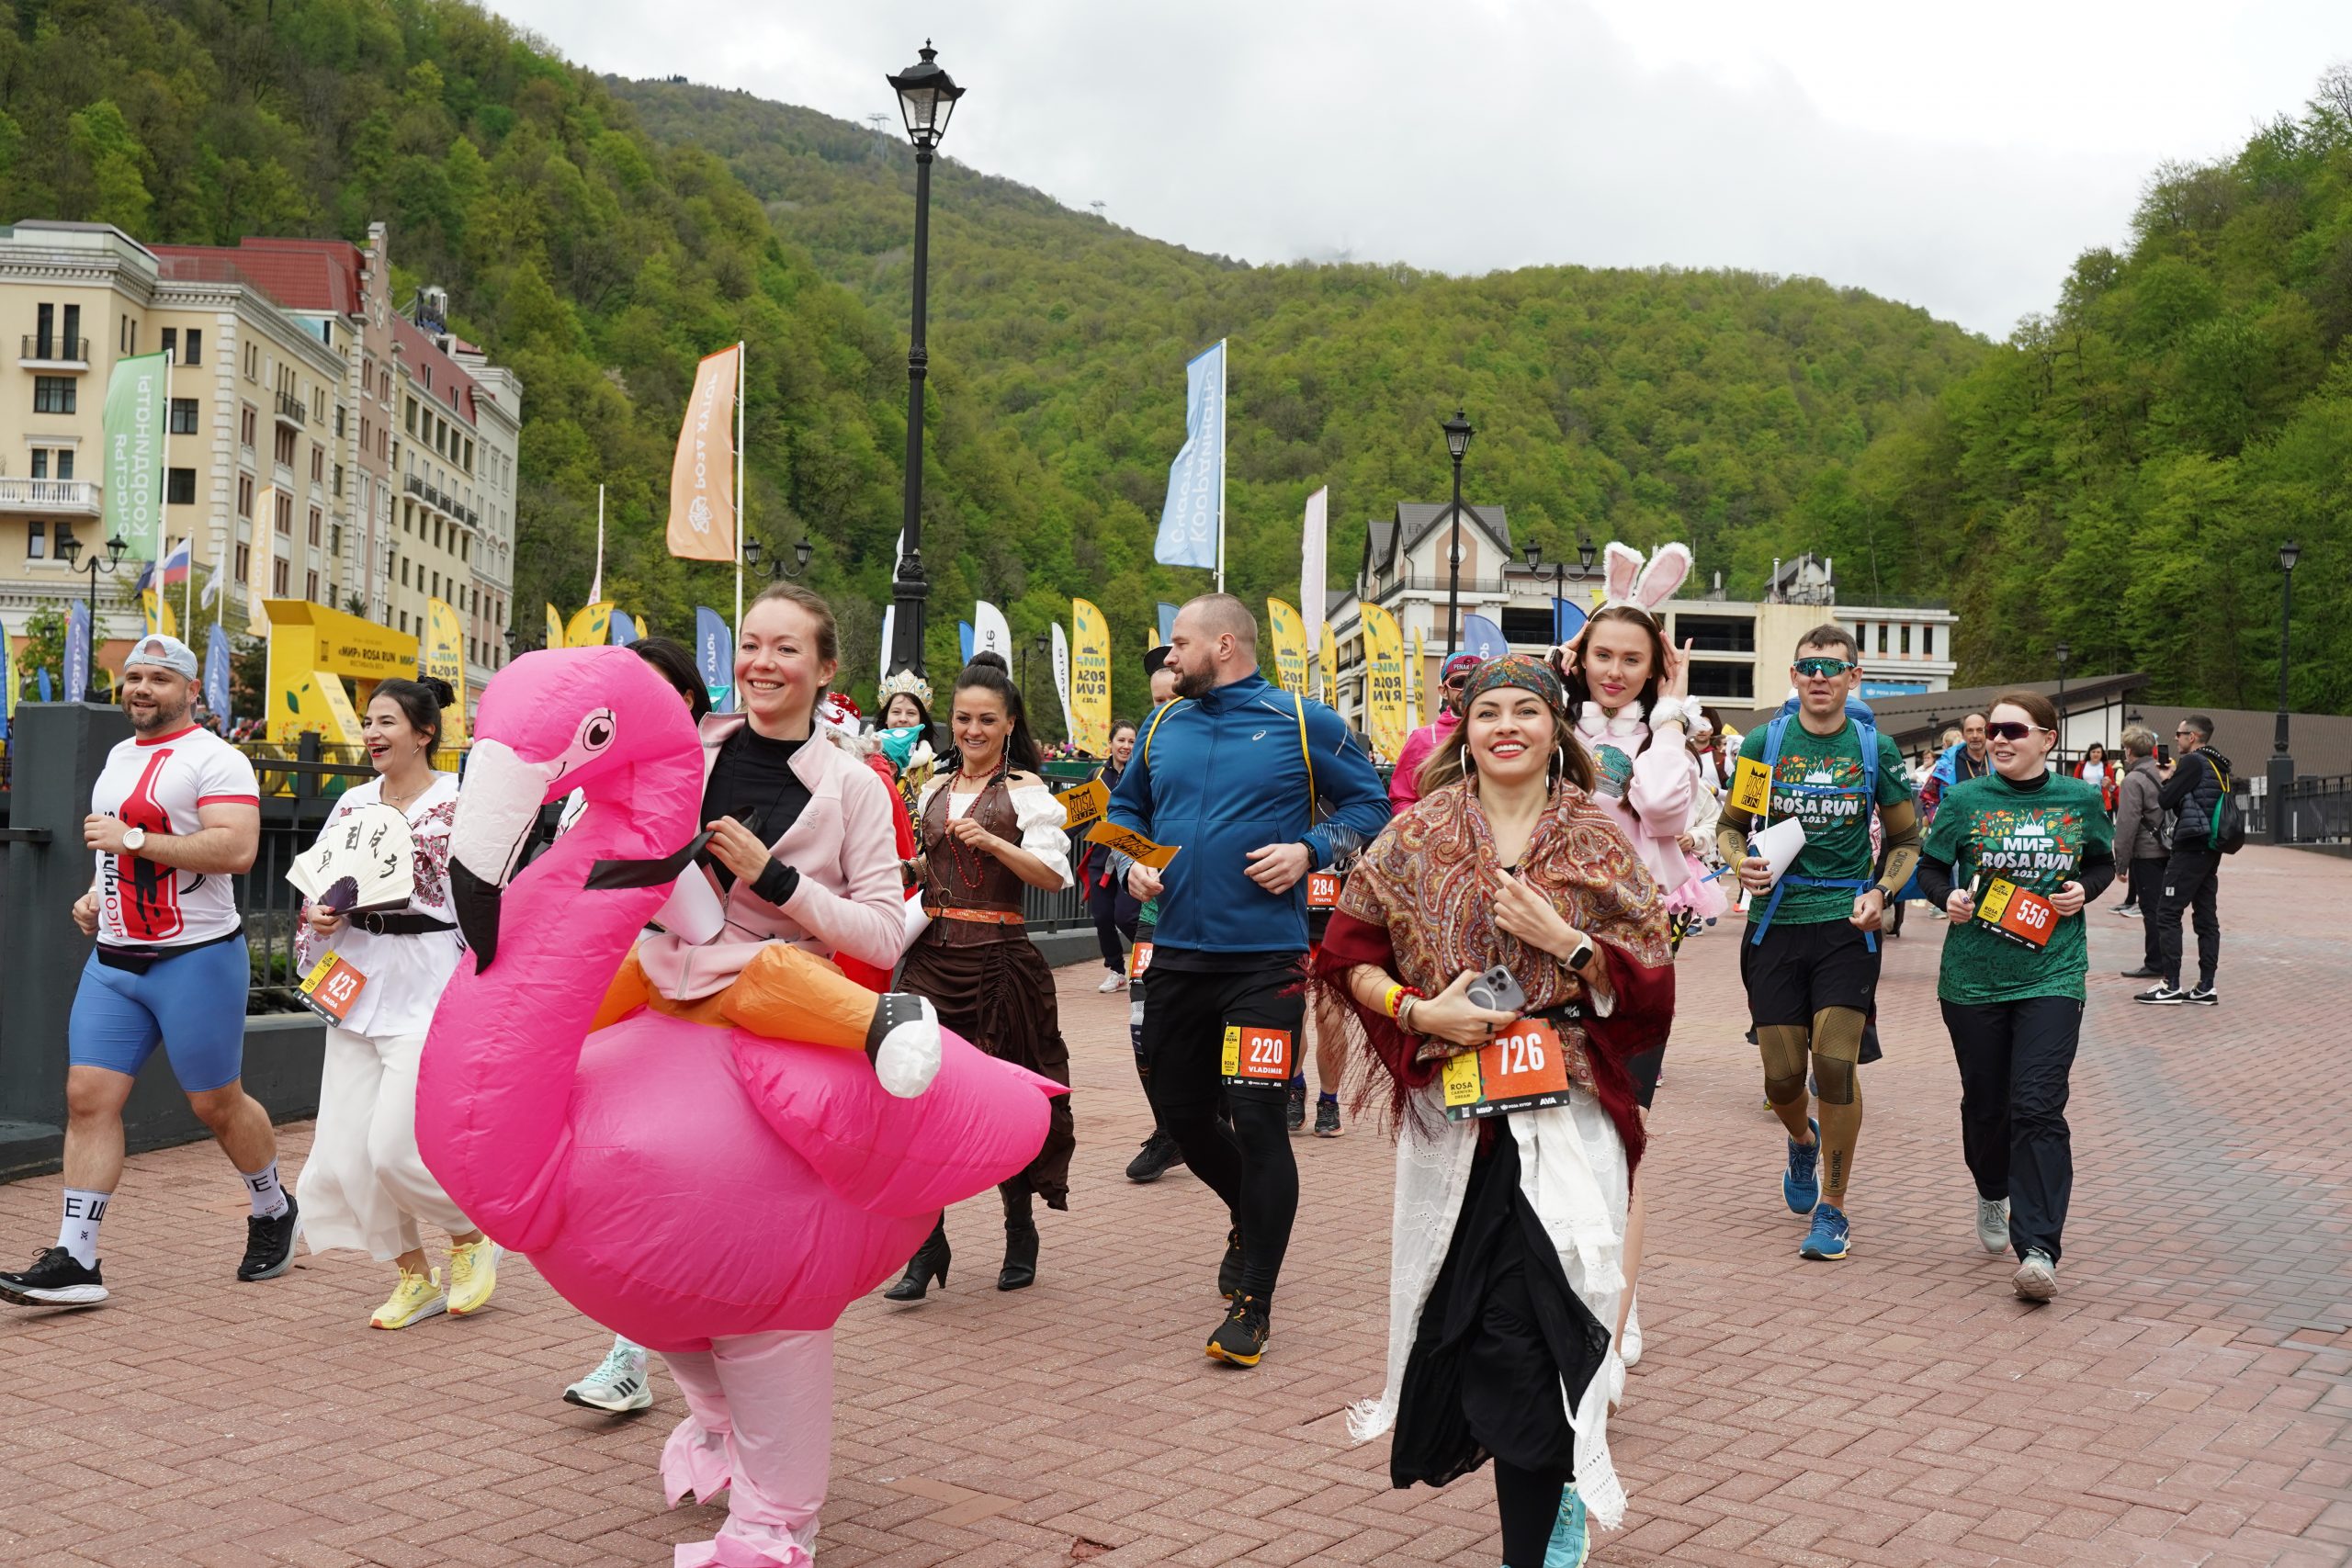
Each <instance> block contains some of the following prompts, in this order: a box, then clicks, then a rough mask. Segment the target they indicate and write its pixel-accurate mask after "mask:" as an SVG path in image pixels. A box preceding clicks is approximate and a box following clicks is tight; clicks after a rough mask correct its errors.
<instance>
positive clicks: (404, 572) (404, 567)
mask: <svg viewBox="0 0 2352 1568" xmlns="http://www.w3.org/2000/svg"><path fill="white" fill-rule="evenodd" d="M407 586H408V558H407V557H406V556H402V557H401V587H402V588H406V587H407ZM407 629H408V628H407V627H406V626H402V627H401V630H402V631H406V630H407Z"/></svg>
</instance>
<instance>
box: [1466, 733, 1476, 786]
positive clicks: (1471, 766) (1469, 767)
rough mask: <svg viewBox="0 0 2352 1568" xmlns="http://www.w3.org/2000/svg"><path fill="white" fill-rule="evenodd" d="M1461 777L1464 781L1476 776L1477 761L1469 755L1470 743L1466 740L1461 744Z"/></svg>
mask: <svg viewBox="0 0 2352 1568" xmlns="http://www.w3.org/2000/svg"><path fill="white" fill-rule="evenodd" d="M1462 776H1463V777H1464V778H1466V779H1470V778H1476V777H1477V776H1478V761H1477V759H1476V758H1475V757H1473V756H1471V755H1470V742H1468V741H1467V740H1464V742H1463V743H1462Z"/></svg>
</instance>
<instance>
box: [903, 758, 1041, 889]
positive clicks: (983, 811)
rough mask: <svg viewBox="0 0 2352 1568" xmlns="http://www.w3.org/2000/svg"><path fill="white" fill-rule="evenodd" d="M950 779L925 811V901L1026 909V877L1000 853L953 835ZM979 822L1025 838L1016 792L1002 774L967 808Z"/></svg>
mask: <svg viewBox="0 0 2352 1568" xmlns="http://www.w3.org/2000/svg"><path fill="white" fill-rule="evenodd" d="M955 787H956V786H955V780H954V779H953V778H950V779H949V781H948V782H947V783H946V784H942V785H940V786H939V787H938V788H937V789H935V790H933V792H932V795H931V804H930V805H929V806H926V807H923V813H922V853H923V874H922V901H923V907H924V908H930V909H993V910H998V911H1001V912H1005V913H1010V914H1012V915H1015V916H1017V915H1019V914H1020V913H1021V893H1022V887H1023V884H1022V881H1021V878H1020V877H1018V876H1016V875H1014V874H1013V872H1012V867H1011V866H1009V865H1006V864H1005V863H1003V862H1002V861H1001V860H999V859H997V858H996V857H995V856H994V855H991V854H986V853H983V852H981V851H978V850H976V849H973V848H972V847H970V846H969V845H967V844H958V843H957V842H956V841H955V840H953V839H950V838H949V837H948V836H947V796H948V794H949V792H950V791H952V790H953V789H954V788H955ZM965 815H966V816H967V817H969V818H971V819H972V820H973V821H975V822H978V824H979V825H980V826H981V827H983V828H985V829H988V830H989V832H991V833H994V834H995V835H996V836H997V837H998V838H1000V839H1003V840H1007V841H1008V842H1011V843H1015V844H1017V843H1019V842H1020V841H1021V823H1020V818H1019V817H1018V816H1017V815H1016V814H1015V813H1014V811H1013V809H1012V791H1011V790H1010V789H1008V788H1006V787H1005V783H1004V780H1003V779H1001V778H997V779H991V780H990V781H989V785H988V787H987V788H986V789H983V790H982V791H980V793H979V795H978V796H977V797H975V798H974V800H973V801H972V805H971V808H970V809H969V810H968V811H967V812H966V813H965Z"/></svg>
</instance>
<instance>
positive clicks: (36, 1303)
mask: <svg viewBox="0 0 2352 1568" xmlns="http://www.w3.org/2000/svg"><path fill="white" fill-rule="evenodd" d="M106 1299H107V1287H106V1281H105V1280H101V1279H99V1278H98V1270H97V1269H96V1266H95V1265H94V1266H92V1267H90V1268H88V1269H85V1268H83V1267H82V1265H81V1264H79V1263H78V1262H76V1261H74V1255H73V1254H72V1253H70V1252H68V1251H66V1250H65V1249H64V1248H63V1247H51V1248H50V1249H49V1250H48V1251H47V1252H44V1253H42V1254H41V1255H40V1257H39V1258H34V1259H33V1263H32V1267H31V1268H29V1269H26V1270H25V1271H24V1272H23V1273H21V1274H0V1302H13V1303H16V1304H17V1305H18V1306H20V1307H51V1306H96V1305H97V1304H98V1303H100V1302H102V1301H104V1300H106Z"/></svg>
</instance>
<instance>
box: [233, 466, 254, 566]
mask: <svg viewBox="0 0 2352 1568" xmlns="http://www.w3.org/2000/svg"><path fill="white" fill-rule="evenodd" d="M253 514H254V477H253V475H251V474H239V475H238V476H237V515H238V516H240V517H246V518H250V517H251V516H253ZM237 575H238V576H239V577H243V576H244V573H243V572H242V571H241V572H239V573H238V574H237Z"/></svg>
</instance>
